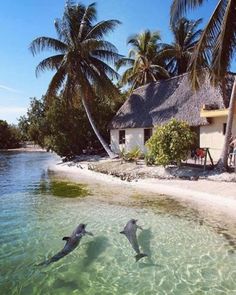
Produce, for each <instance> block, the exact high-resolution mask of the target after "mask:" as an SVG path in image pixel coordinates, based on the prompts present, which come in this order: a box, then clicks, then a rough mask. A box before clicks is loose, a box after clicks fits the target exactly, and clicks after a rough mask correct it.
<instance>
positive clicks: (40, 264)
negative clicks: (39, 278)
mask: <svg viewBox="0 0 236 295" xmlns="http://www.w3.org/2000/svg"><path fill="white" fill-rule="evenodd" d="M50 263H51V260H50V259H49V260H45V261H43V262H41V263H39V264H37V266H43V265H45V266H47V265H49V264H50Z"/></svg>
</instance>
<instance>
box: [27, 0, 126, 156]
mask: <svg viewBox="0 0 236 295" xmlns="http://www.w3.org/2000/svg"><path fill="white" fill-rule="evenodd" d="M96 15H97V10H96V5H95V3H93V4H91V5H89V6H87V7H86V6H84V5H83V4H74V3H73V2H72V1H69V2H67V4H66V7H65V11H64V14H63V17H62V19H57V20H56V21H55V23H54V24H55V29H56V32H57V36H58V38H57V39H56V38H51V37H39V38H36V39H35V40H33V42H32V43H31V45H30V50H31V52H32V54H33V55H35V54H37V53H39V52H41V51H44V50H52V51H55V52H56V53H57V54H56V55H53V56H50V57H48V58H46V59H44V60H42V61H41V62H40V63H39V64H38V66H37V67H36V75H38V73H39V72H42V71H45V70H55V74H54V76H53V78H52V80H51V82H50V84H49V86H48V90H47V93H46V99H47V101H49V102H50V99H53V97H55V95H56V94H57V93H58V92H59V91H62V93H63V96H64V98H65V99H66V100H67V101H68V102H70V103H75V102H77V103H78V101H79V102H81V103H82V104H83V106H84V109H85V111H86V114H87V117H88V119H89V122H90V124H91V126H92V128H93V130H94V132H95V133H96V135H97V137H98V139H99V140H100V142H101V144H102V145H103V147H104V149H105V150H106V152H107V153H108V155H109V156H110V157H114V156H115V154H114V153H113V152H112V151H111V150H110V149H109V147H108V146H107V144H106V143H105V141H104V140H103V138H102V137H101V135H100V133H99V131H98V130H97V128H96V126H95V124H94V121H93V119H92V116H91V112H90V109H89V104H90V102H91V100H92V99H93V98H94V97H95V96H96V95H97V96H103V95H104V94H105V95H106V96H109V97H114V96H117V95H119V91H118V90H117V88H116V87H115V86H114V84H113V83H112V81H111V79H112V78H116V79H117V78H118V74H117V72H116V71H115V70H113V68H112V67H111V66H110V65H108V63H109V62H113V63H114V62H115V61H116V60H118V59H119V58H120V57H121V56H120V55H119V54H118V53H117V49H116V47H115V46H114V45H113V44H111V43H110V42H108V41H106V40H104V35H105V34H106V33H108V32H110V31H113V30H114V28H115V27H116V26H117V25H118V24H119V23H120V22H119V21H117V20H107V21H101V22H98V23H96Z"/></svg>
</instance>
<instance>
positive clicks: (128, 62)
mask: <svg viewBox="0 0 236 295" xmlns="http://www.w3.org/2000/svg"><path fill="white" fill-rule="evenodd" d="M133 65H134V59H132V58H128V57H122V58H120V59H119V60H118V61H117V62H116V69H117V70H119V69H120V68H121V67H126V66H131V67H132V66H133Z"/></svg>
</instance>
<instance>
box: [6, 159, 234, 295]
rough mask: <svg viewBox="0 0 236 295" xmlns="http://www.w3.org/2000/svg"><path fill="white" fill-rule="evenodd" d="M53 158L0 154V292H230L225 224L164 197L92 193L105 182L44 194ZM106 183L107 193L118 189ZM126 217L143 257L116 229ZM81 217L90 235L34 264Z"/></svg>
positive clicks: (230, 251) (230, 249)
mask: <svg viewBox="0 0 236 295" xmlns="http://www.w3.org/2000/svg"><path fill="white" fill-rule="evenodd" d="M52 158H53V156H52V155H50V154H46V153H2V154H0V209H1V210H0V242H1V244H0V263H1V267H0V274H1V276H0V294H4V295H5V294H37V295H38V294H80V295H81V294H94V295H95V294H96V295H100V294H101V295H103V294H120V295H123V294H127V295H128V294H129V295H133V294H140V295H146V294H168V295H169V294H176V295H177V294H180V295H183V294H196V295H197V294H212V295H217V294H229V295H233V294H236V252H235V251H236V246H235V239H234V238H235V237H234V236H233V233H232V232H231V231H230V229H227V228H223V229H222V228H221V227H220V224H215V221H214V220H212V222H205V221H204V219H202V218H199V216H198V213H197V212H195V211H192V210H190V209H188V208H184V207H181V205H180V204H178V203H175V202H174V201H172V200H169V199H166V198H164V197H162V198H160V201H158V200H157V201H156V202H140V203H141V204H142V206H140V205H139V203H138V202H137V203H136V204H135V205H129V206H124V205H118V204H115V203H114V202H113V204H110V203H109V202H105V201H104V200H103V201H101V200H100V198H96V194H97V196H98V195H99V197H100V194H101V193H104V188H103V190H100V191H99V189H97V191H96V189H95V190H94V188H93V191H92V194H90V196H88V197H78V198H63V197H61V196H60V197H56V196H53V195H51V194H50V192H47V191H46V192H45V191H43V192H42V190H41V187H42V183H45V182H46V183H50V182H51V181H53V179H54V176H53V175H50V174H48V172H47V166H48V162H49V161H51V160H52ZM68 189H69V188H68ZM106 189H107V191H106V196H109V194H110V195H113V194H115V193H116V190H114V189H113V188H112V187H110V188H109V187H106ZM135 193H137V192H135ZM143 197H144V198H145V196H142V197H141V198H143ZM139 198H140V196H139ZM96 199H97V200H96ZM99 200H100V201H99ZM130 218H137V219H138V220H139V224H140V225H141V226H142V227H143V228H144V230H143V231H142V232H140V234H139V242H140V245H141V246H142V248H143V251H144V252H145V253H147V254H148V255H149V257H148V258H145V259H142V260H140V261H139V262H138V263H135V259H134V254H135V253H134V252H133V250H132V248H131V247H130V245H129V244H128V242H127V240H126V239H125V238H124V237H123V236H121V235H120V234H119V231H120V230H121V229H122V228H123V226H124V225H125V223H126V222H127V221H128V220H129V219H130ZM80 222H83V223H87V224H88V225H87V229H88V230H89V231H92V232H93V234H94V237H89V236H88V237H85V238H83V239H82V242H81V244H80V246H79V247H78V248H77V249H75V250H74V251H73V252H72V253H71V254H69V255H68V256H66V257H64V258H63V259H62V260H60V261H58V262H55V263H53V264H51V265H49V266H48V267H39V266H37V264H38V263H40V262H41V261H43V260H44V259H46V258H48V257H51V256H52V255H53V254H55V253H56V252H57V251H58V250H60V249H61V248H62V247H63V245H64V242H63V241H62V237H63V236H66V235H68V234H70V233H71V232H72V231H73V229H74V228H75V227H76V226H77V225H78V224H79V223H80ZM214 224H215V226H214Z"/></svg>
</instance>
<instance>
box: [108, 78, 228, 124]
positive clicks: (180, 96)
mask: <svg viewBox="0 0 236 295" xmlns="http://www.w3.org/2000/svg"><path fill="white" fill-rule="evenodd" d="M231 89H232V75H229V79H228V82H227V91H226V93H227V94H226V101H229V96H230V93H231ZM204 104H214V105H215V106H216V108H219V109H222V108H225V104H224V101H223V95H222V91H221V88H220V87H217V88H214V87H213V86H211V84H210V81H209V79H206V80H205V82H204V83H203V84H202V86H201V88H200V90H199V91H198V92H194V91H193V90H192V88H191V85H190V83H189V80H188V75H187V74H183V75H181V76H177V77H174V78H170V79H168V80H162V81H158V82H153V83H150V84H147V85H145V86H142V87H139V88H137V89H136V90H135V91H134V92H133V93H132V95H131V96H130V97H129V98H128V99H127V100H126V102H125V103H124V104H123V105H122V107H121V108H120V109H119V110H118V112H117V113H116V115H115V116H114V118H113V119H112V121H111V122H110V124H109V128H110V129H123V128H145V127H152V126H156V125H159V124H164V123H166V122H167V121H169V120H170V119H171V118H173V117H174V118H176V119H178V120H184V121H187V122H188V123H189V125H190V126H200V125H206V124H208V122H207V119H206V118H201V117H200V110H201V109H202V107H203V105H204ZM226 104H227V102H226Z"/></svg>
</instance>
